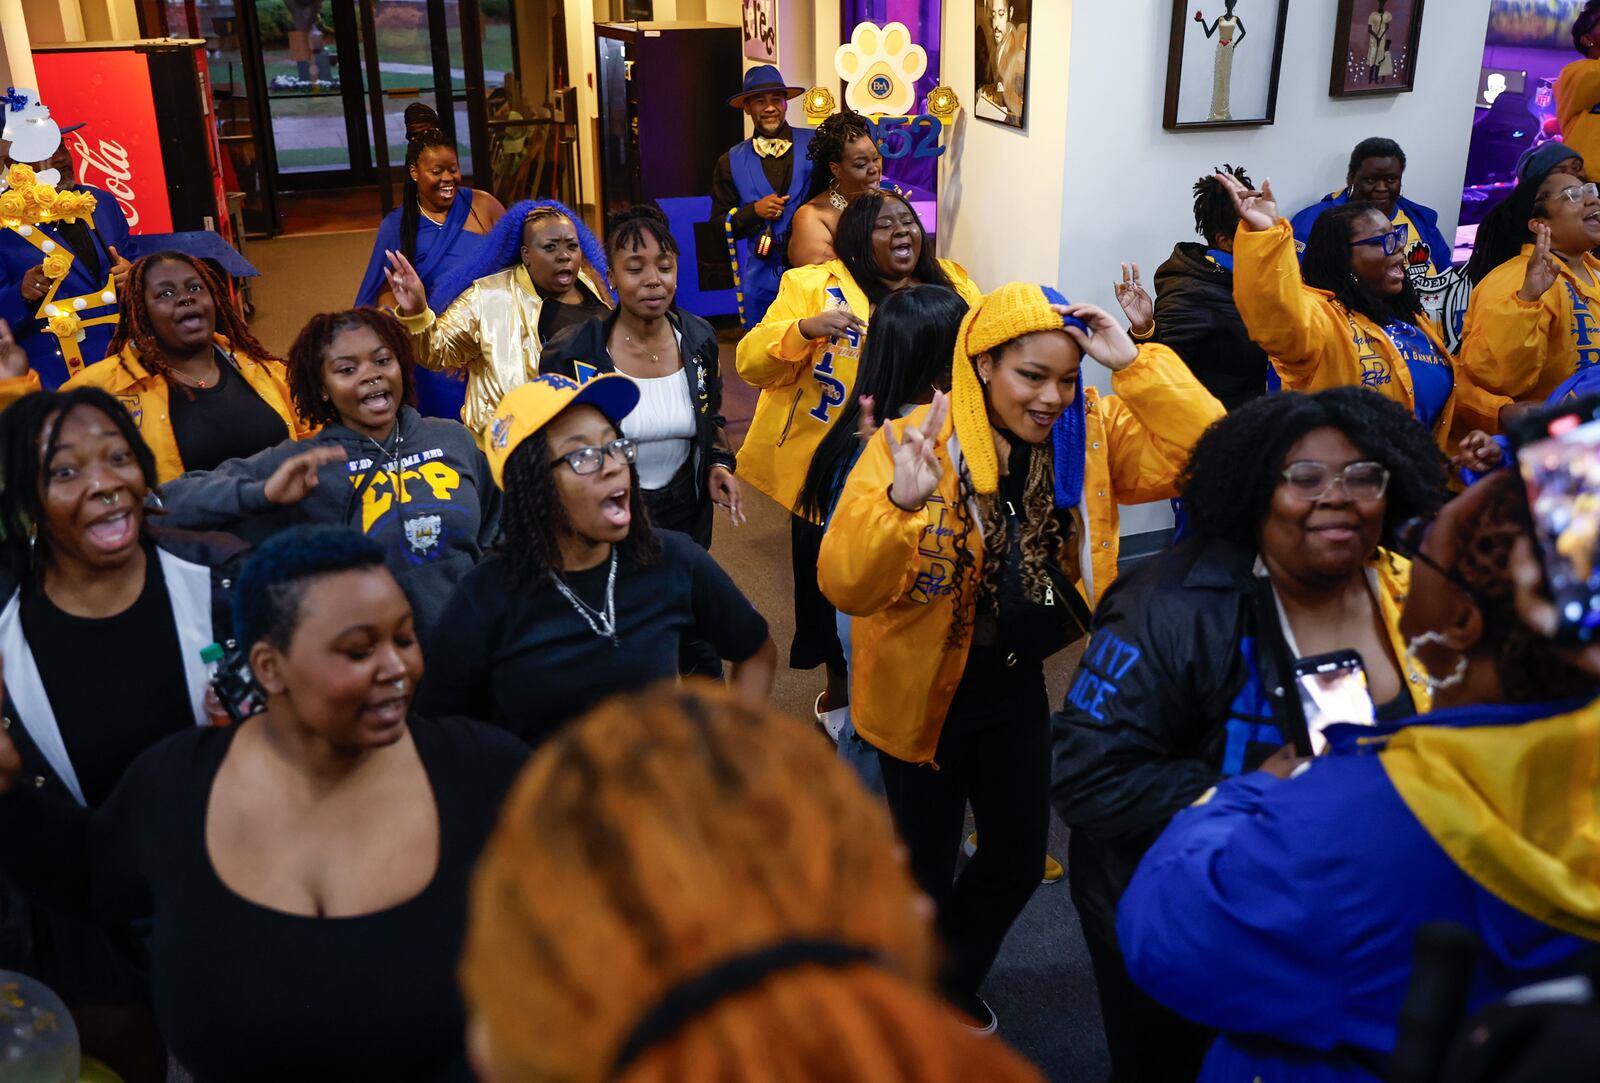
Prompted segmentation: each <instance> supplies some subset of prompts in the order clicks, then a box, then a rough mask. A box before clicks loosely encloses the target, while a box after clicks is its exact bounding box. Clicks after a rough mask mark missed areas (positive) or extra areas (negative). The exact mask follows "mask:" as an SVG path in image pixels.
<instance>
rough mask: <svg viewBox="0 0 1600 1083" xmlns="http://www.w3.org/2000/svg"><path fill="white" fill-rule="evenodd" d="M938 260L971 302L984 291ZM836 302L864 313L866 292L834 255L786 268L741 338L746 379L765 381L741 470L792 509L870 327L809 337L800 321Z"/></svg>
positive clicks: (850, 383) (843, 399) (845, 394)
mask: <svg viewBox="0 0 1600 1083" xmlns="http://www.w3.org/2000/svg"><path fill="white" fill-rule="evenodd" d="M939 266H941V267H943V268H944V273H945V274H946V275H947V276H948V277H949V279H950V282H951V284H952V285H954V286H955V288H956V292H957V293H959V294H961V297H962V299H963V300H965V301H966V302H967V304H969V305H972V304H977V303H978V300H979V299H980V298H981V297H982V296H983V294H982V292H981V291H979V289H978V287H977V285H976V284H975V283H974V282H973V281H972V279H971V278H970V277H968V275H967V272H966V271H965V270H964V269H962V267H961V265H960V264H958V263H954V262H952V261H951V260H947V259H942V260H940V261H939ZM830 308H848V309H849V310H850V311H851V312H853V313H855V314H856V315H857V316H858V317H860V318H861V319H862V320H863V321H866V320H867V319H868V317H869V314H870V312H871V306H870V305H869V304H868V303H867V295H866V294H865V293H863V292H862V291H861V287H860V286H858V285H856V280H855V279H854V278H852V277H851V275H850V272H849V271H848V270H846V269H845V266H844V264H843V263H841V262H840V261H839V260H837V259H831V260H829V261H828V262H827V263H819V264H815V265H812V266H808V267H796V268H794V269H793V270H791V271H786V272H784V275H783V281H782V282H781V283H780V285H779V286H778V297H777V300H775V301H773V302H772V306H771V307H770V308H768V309H767V314H766V316H765V317H763V318H762V320H761V322H760V323H759V324H757V325H756V326H755V327H754V328H752V329H751V330H750V332H749V333H748V334H746V335H745V336H744V338H742V339H740V340H739V351H738V354H737V364H738V367H739V375H740V376H741V377H743V379H744V381H745V383H747V384H750V385H751V386H753V387H759V388H760V389H761V397H760V399H758V400H757V402H756V412H755V416H754V417H753V418H751V420H750V431H749V432H748V433H746V435H745V438H744V444H743V445H742V446H741V447H740V448H739V476H740V477H742V478H744V479H745V480H746V481H748V482H749V483H750V484H751V485H754V486H755V487H756V488H757V489H760V490H761V491H762V492H764V493H766V494H767V495H768V496H770V497H771V498H772V499H774V500H776V501H777V502H778V503H779V504H781V505H782V506H783V507H784V508H786V509H788V510H791V511H792V510H793V509H794V506H795V503H796V502H797V501H798V500H799V498H800V489H801V487H802V486H803V485H804V484H805V480H806V471H807V470H808V469H810V467H811V456H812V455H814V454H815V453H816V450H817V445H818V444H820V443H821V442H822V437H823V435H824V434H825V433H826V432H827V431H828V429H829V428H830V427H831V426H832V425H833V423H834V421H836V420H837V419H838V417H839V410H840V408H841V407H843V406H844V404H845V403H847V402H849V401H850V391H851V389H852V388H854V387H855V382H856V366H857V364H858V363H859V361H860V359H861V350H862V348H863V347H864V346H865V345H866V335H865V332H851V333H849V334H846V335H838V336H834V337H831V338H819V339H808V338H805V337H803V336H802V335H801V334H800V331H799V325H800V321H801V320H804V319H807V318H809V317H811V316H817V315H821V314H822V313H823V312H825V311H827V310H828V309H830Z"/></svg>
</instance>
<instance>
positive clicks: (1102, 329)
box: [1050, 305, 1139, 372]
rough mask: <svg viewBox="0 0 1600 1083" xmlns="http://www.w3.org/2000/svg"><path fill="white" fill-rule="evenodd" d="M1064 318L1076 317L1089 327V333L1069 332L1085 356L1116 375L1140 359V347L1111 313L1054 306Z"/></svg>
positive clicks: (1069, 329)
mask: <svg viewBox="0 0 1600 1083" xmlns="http://www.w3.org/2000/svg"><path fill="white" fill-rule="evenodd" d="M1050 307H1051V308H1053V309H1054V310H1055V311H1057V312H1059V313H1061V315H1063V316H1074V317H1076V318H1078V319H1080V320H1082V321H1083V322H1084V323H1086V324H1088V325H1089V333H1088V334H1084V333H1083V331H1082V329H1080V328H1077V327H1071V326H1069V327H1067V328H1066V332H1067V335H1068V337H1070V338H1071V339H1072V341H1074V342H1076V343H1077V344H1078V349H1080V350H1082V351H1083V352H1084V354H1085V356H1088V357H1092V358H1094V359H1095V360H1096V361H1098V362H1100V363H1101V364H1102V365H1104V366H1105V367H1106V368H1108V369H1110V370H1111V371H1112V372H1121V371H1122V370H1123V369H1125V368H1127V367H1128V366H1129V365H1131V364H1133V363H1134V362H1135V361H1137V360H1138V359H1139V347H1137V346H1135V345H1134V344H1133V339H1131V338H1129V337H1128V332H1126V331H1124V330H1123V329H1122V325H1121V324H1120V323H1118V322H1117V321H1116V320H1114V319H1112V318H1111V313H1109V312H1107V311H1106V310H1105V309H1103V308H1099V307H1097V306H1095V305H1051V306H1050Z"/></svg>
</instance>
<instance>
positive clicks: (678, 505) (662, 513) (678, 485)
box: [642, 454, 722, 681]
mask: <svg viewBox="0 0 1600 1083" xmlns="http://www.w3.org/2000/svg"><path fill="white" fill-rule="evenodd" d="M642 491H643V493H644V506H645V507H646V508H648V509H649V511H650V523H651V525H652V526H656V527H660V528H661V529H662V530H676V531H678V532H679V533H682V534H687V535H689V537H691V538H693V539H694V543H695V544H696V545H698V546H699V547H700V548H702V549H704V550H706V551H708V552H709V551H710V549H711V517H712V515H713V513H714V511H715V508H714V506H713V505H712V503H711V493H710V492H709V491H707V490H704V489H702V488H701V487H700V484H699V479H698V478H697V477H696V476H695V461H694V455H693V454H691V455H690V456H689V458H688V459H687V460H685V461H684V464H683V466H681V467H679V469H678V472H677V473H676V474H674V475H672V480H671V481H669V482H667V483H666V484H665V485H663V486H662V487H661V488H659V489H645V490H642ZM678 672H679V673H681V674H683V675H684V676H686V677H687V676H690V675H694V676H700V677H710V678H711V679H712V680H717V681H720V680H721V679H722V659H721V658H720V657H719V656H718V654H717V649H716V648H715V647H713V646H712V645H711V644H710V643H707V642H706V641H705V640H703V639H698V638H689V637H685V638H684V640H683V642H682V643H680V644H679V646H678Z"/></svg>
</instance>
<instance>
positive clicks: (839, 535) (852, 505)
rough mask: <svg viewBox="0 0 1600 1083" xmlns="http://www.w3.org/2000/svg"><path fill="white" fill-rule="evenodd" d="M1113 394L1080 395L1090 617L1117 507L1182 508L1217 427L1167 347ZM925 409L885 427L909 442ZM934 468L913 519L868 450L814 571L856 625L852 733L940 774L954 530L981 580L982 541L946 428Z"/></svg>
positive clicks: (1210, 407) (885, 451) (956, 675)
mask: <svg viewBox="0 0 1600 1083" xmlns="http://www.w3.org/2000/svg"><path fill="white" fill-rule="evenodd" d="M791 273H792V272H791ZM1111 385H1112V389H1113V390H1114V391H1115V394H1114V395H1109V396H1106V397H1104V398H1102V397H1101V396H1100V394H1099V392H1098V391H1097V390H1096V389H1095V388H1092V387H1085V388H1084V389H1083V397H1084V411H1085V422H1086V425H1085V436H1084V450H1085V462H1084V476H1083V503H1082V505H1081V507H1080V508H1079V513H1080V514H1079V515H1078V519H1079V534H1080V538H1079V543H1080V550H1079V564H1080V567H1081V574H1082V580H1081V581H1080V582H1079V584H1078V590H1079V592H1080V593H1081V594H1082V595H1083V597H1084V599H1085V600H1086V601H1087V602H1088V603H1089V604H1090V605H1091V606H1092V605H1094V603H1095V601H1096V599H1098V598H1099V597H1100V596H1101V595H1102V594H1103V593H1104V592H1105V591H1106V590H1107V588H1109V587H1110V585H1111V581H1112V580H1113V579H1114V578H1116V574H1117V552H1118V541H1119V531H1118V527H1117V524H1118V514H1117V505H1118V504H1142V503H1145V502H1147V501H1151V500H1165V499H1168V498H1170V497H1172V496H1173V495H1175V494H1176V492H1177V481H1178V476H1179V474H1180V473H1181V472H1182V471H1183V466H1184V464H1185V463H1186V462H1187V461H1188V458H1189V451H1190V449H1191V448H1192V447H1193V446H1194V444H1195V441H1197V440H1198V439H1200V434H1201V433H1202V432H1204V431H1205V429H1206V427H1207V426H1208V425H1210V424H1211V423H1212V422H1213V421H1215V420H1217V419H1218V418H1220V417H1221V416H1222V414H1223V410H1222V404H1221V403H1219V402H1217V400H1216V399H1214V398H1212V397H1211V396H1210V395H1209V394H1207V393H1206V390H1205V388H1203V387H1201V386H1200V384H1199V382H1198V381H1196V380H1195V378H1194V376H1193V375H1191V374H1190V372H1189V370H1188V369H1187V368H1185V367H1184V365H1183V362H1182V361H1180V360H1179V359H1178V355H1177V354H1175V353H1173V352H1172V351H1171V350H1169V349H1167V348H1166V347H1165V346H1154V345H1150V346H1143V347H1140V349H1139V357H1138V359H1137V360H1135V361H1134V362H1133V364H1131V365H1129V366H1128V367H1127V368H1125V369H1123V370H1122V371H1121V372H1118V373H1115V374H1113V375H1112V377H1111ZM928 409H929V408H928V407H926V406H922V407H919V408H918V409H917V410H915V411H914V412H913V413H911V414H910V415H909V416H908V417H905V418H902V419H900V420H897V421H891V422H890V423H889V424H890V425H892V426H894V428H895V431H896V433H897V434H899V433H903V432H904V431H905V427H906V426H907V425H911V424H918V423H920V422H921V421H922V419H923V417H924V416H925V415H926V414H927V412H928ZM747 446H748V445H747ZM938 455H939V462H940V466H941V469H942V470H943V474H942V475H941V477H940V480H939V488H938V490H937V491H936V492H935V493H934V495H933V496H932V497H931V498H929V500H928V502H927V504H926V505H925V506H924V507H922V508H920V509H918V510H917V511H905V510H902V509H901V508H898V507H896V506H895V505H894V504H893V503H892V502H891V501H890V500H889V492H888V491H889V486H890V484H891V483H892V482H893V481H894V461H893V458H892V457H891V453H890V451H889V444H888V437H887V436H885V435H884V434H883V433H879V434H878V435H877V436H875V437H873V439H872V440H871V442H870V443H868V445H867V447H866V448H865V449H864V450H863V451H862V453H861V457H860V459H858V460H857V462H856V465H855V467H854V468H853V469H852V470H851V471H850V477H849V479H848V480H847V481H846V482H845V487H844V492H843V493H842V494H841V495H840V497H839V503H838V505H837V507H835V509H834V512H833V518H832V519H831V520H830V521H829V523H828V529H827V533H826V534H825V535H824V536H823V540H822V552H821V556H820V557H819V559H818V562H817V582H818V584H819V585H820V586H821V588H822V593H823V594H825V595H826V596H827V598H828V600H829V601H830V602H832V603H833V604H834V605H835V606H837V607H838V609H839V610H840V612H842V613H848V614H850V615H851V616H854V617H856V618H857V619H856V620H855V622H854V623H853V625H852V627H851V637H852V651H853V663H852V665H851V667H850V672H851V674H852V676H853V677H856V676H859V677H860V678H861V679H859V680H856V679H852V681H851V692H850V711H851V717H852V719H853V721H854V722H855V727H856V732H858V733H860V734H861V735H862V737H864V738H865V739H866V740H868V741H870V742H871V743H872V744H873V745H874V746H875V747H877V748H880V749H882V750H883V751H885V752H887V753H888V754H889V755H891V756H894V757H895V758H896V759H900V760H905V761H906V762H908V763H930V762H932V760H933V754H934V751H935V750H936V749H937V748H938V745H939V733H940V731H941V729H942V728H943V726H944V716H945V712H946V711H947V710H948V709H949V707H950V701H951V699H952V698H953V697H954V696H955V691H956V686H957V685H958V684H959V683H960V682H961V674H962V672H963V671H964V670H965V669H966V664H967V651H968V649H969V647H970V646H971V637H970V634H969V635H968V636H967V637H966V638H964V639H963V640H962V642H961V643H960V644H959V645H958V646H956V647H955V648H954V649H946V647H945V640H946V638H947V637H948V635H949V632H950V626H951V624H952V623H953V622H954V619H955V604H956V600H957V599H956V594H957V592H956V591H955V590H954V589H953V580H954V577H955V569H956V559H957V558H956V547H955V536H956V532H957V531H961V532H965V533H966V534H967V544H968V547H969V549H970V551H971V553H972V557H973V565H972V567H971V569H970V571H969V572H968V573H967V574H970V575H972V576H974V577H979V576H981V575H982V574H983V562H984V551H983V540H982V538H981V537H974V536H973V534H974V532H975V529H976V528H975V527H974V526H973V525H972V522H973V517H972V514H971V512H970V511H969V510H968V509H966V508H962V507H961V498H960V495H959V485H958V481H957V467H958V464H959V463H960V461H961V447H960V443H959V441H958V440H957V439H956V436H955V425H954V423H953V422H952V421H951V420H949V419H947V420H946V421H945V425H944V428H943V430H942V431H941V432H940V434H939V446H938ZM975 581H976V578H975V579H974V582H975ZM962 593H963V594H965V597H966V598H967V599H969V600H970V599H971V597H972V594H971V593H970V592H965V591H964V592H962ZM970 624H971V622H970V621H969V622H968V627H969V631H970ZM869 677H870V679H868V678H869Z"/></svg>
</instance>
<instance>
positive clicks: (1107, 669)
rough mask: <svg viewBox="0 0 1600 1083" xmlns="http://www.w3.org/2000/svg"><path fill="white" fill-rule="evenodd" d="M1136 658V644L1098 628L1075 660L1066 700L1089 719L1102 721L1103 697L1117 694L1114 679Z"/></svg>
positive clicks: (1130, 668) (1140, 655)
mask: <svg viewBox="0 0 1600 1083" xmlns="http://www.w3.org/2000/svg"><path fill="white" fill-rule="evenodd" d="M1140 657H1142V652H1141V651H1140V650H1139V648H1138V647H1135V646H1134V645H1133V644H1132V643H1129V642H1128V641H1127V640H1125V639H1122V638H1121V637H1120V636H1118V635H1116V634H1115V633H1113V632H1110V631H1107V630H1106V629H1104V628H1102V629H1100V631H1098V632H1096V633H1095V636H1094V638H1093V639H1092V640H1090V641H1089V648H1088V649H1087V650H1085V651H1084V652H1083V660H1082V661H1080V662H1079V663H1078V672H1077V675H1076V676H1075V677H1074V678H1073V680H1072V688H1071V689H1070V690H1068V692H1067V702H1068V703H1071V704H1072V705H1073V706H1074V707H1076V708H1077V709H1078V710H1080V711H1082V712H1083V713H1084V714H1086V715H1088V716H1089V717H1090V718H1093V719H1096V720H1098V721H1101V722H1104V721H1105V720H1106V716H1105V714H1104V713H1103V705H1104V703H1105V699H1106V697H1107V696H1115V695H1116V694H1117V690H1118V682H1120V681H1121V680H1122V679H1123V678H1124V677H1126V676H1127V675H1128V672H1129V671H1130V670H1132V669H1133V667H1134V666H1135V665H1136V664H1137V663H1138V661H1139V659H1140Z"/></svg>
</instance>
